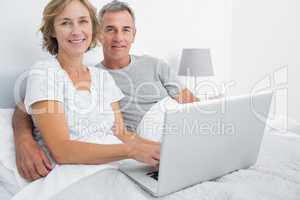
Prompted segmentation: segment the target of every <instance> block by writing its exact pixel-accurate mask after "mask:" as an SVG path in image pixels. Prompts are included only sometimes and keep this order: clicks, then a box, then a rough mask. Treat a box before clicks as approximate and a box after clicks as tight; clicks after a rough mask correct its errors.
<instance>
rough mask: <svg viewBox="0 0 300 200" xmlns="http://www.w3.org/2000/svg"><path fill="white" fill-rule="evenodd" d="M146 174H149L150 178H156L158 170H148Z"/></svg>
mask: <svg viewBox="0 0 300 200" xmlns="http://www.w3.org/2000/svg"><path fill="white" fill-rule="evenodd" d="M146 175H147V176H150V177H151V178H153V179H155V180H158V171H153V172H148V173H147V174H146Z"/></svg>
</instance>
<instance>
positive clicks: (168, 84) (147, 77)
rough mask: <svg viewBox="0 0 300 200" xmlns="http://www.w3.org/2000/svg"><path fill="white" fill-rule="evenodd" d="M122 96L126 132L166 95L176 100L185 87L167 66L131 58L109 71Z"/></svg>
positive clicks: (132, 129) (150, 58)
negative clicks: (121, 65)
mask: <svg viewBox="0 0 300 200" xmlns="http://www.w3.org/2000/svg"><path fill="white" fill-rule="evenodd" d="M96 67H100V68H102V69H105V70H107V71H109V73H110V74H111V75H112V77H113V78H114V80H115V82H116V84H117V86H119V88H120V89H121V91H122V92H123V94H124V95H125V97H124V98H123V99H121V100H120V106H121V109H122V113H123V117H124V123H125V125H126V127H127V129H128V130H130V131H134V132H136V129H137V127H138V125H139V123H140V121H141V120H142V118H143V116H144V115H145V113H146V112H147V111H148V110H149V109H150V108H151V107H152V106H153V105H154V104H156V103H157V102H158V101H160V100H162V99H163V98H165V97H166V96H168V95H169V96H171V97H173V98H174V97H175V96H176V95H177V94H178V93H179V92H180V91H181V90H182V89H184V86H183V85H182V84H181V83H180V81H179V80H178V78H177V77H176V75H175V73H174V72H173V71H172V70H171V68H170V66H169V65H168V64H167V63H166V62H164V61H162V60H159V59H156V58H153V57H150V56H135V55H131V62H130V64H129V65H128V66H126V67H123V68H122V69H113V70H111V69H108V68H106V67H105V66H103V65H102V64H101V63H99V64H97V65H96Z"/></svg>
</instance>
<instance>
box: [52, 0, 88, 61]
mask: <svg viewBox="0 0 300 200" xmlns="http://www.w3.org/2000/svg"><path fill="white" fill-rule="evenodd" d="M54 30H55V35H54V37H55V38H56V40H57V42H58V54H62V53H63V54H67V55H69V56H82V55H83V54H84V53H85V51H86V50H87V49H88V48H89V46H90V44H91V41H92V34H93V26H92V22H91V17H90V13H89V11H88V9H87V8H86V7H85V6H84V5H83V4H82V3H80V2H79V1H72V2H71V3H70V4H68V5H67V6H66V7H65V9H64V10H63V12H62V13H61V14H60V15H58V16H57V17H55V19H54Z"/></svg>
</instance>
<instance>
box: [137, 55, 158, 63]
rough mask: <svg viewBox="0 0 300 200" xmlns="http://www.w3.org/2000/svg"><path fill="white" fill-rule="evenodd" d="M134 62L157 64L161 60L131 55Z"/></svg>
mask: <svg viewBox="0 0 300 200" xmlns="http://www.w3.org/2000/svg"><path fill="white" fill-rule="evenodd" d="M131 56H132V58H134V60H135V61H136V62H156V63H157V62H159V61H160V60H161V59H159V58H155V57H153V56H150V55H131Z"/></svg>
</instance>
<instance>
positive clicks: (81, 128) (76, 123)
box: [25, 58, 124, 143]
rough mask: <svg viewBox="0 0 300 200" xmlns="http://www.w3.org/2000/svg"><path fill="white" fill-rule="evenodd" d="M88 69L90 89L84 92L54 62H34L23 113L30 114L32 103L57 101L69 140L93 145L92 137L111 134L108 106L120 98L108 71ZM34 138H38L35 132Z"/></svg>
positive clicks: (120, 93) (109, 107)
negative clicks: (61, 109)
mask: <svg viewBox="0 0 300 200" xmlns="http://www.w3.org/2000/svg"><path fill="white" fill-rule="evenodd" d="M88 69H89V72H90V76H91V88H90V91H84V90H77V89H76V88H75V87H74V84H73V82H72V80H71V79H70V78H69V76H68V74H67V72H66V71H65V70H63V69H62V68H61V66H60V64H59V62H58V61H57V60H56V59H54V58H53V59H51V60H48V61H43V62H38V63H36V64H35V65H34V66H33V67H32V68H31V69H30V71H29V74H28V81H27V88H26V96H25V107H26V110H27V112H28V113H29V114H32V109H31V106H32V104H34V103H36V102H39V101H43V100H53V101H57V102H60V103H62V104H63V107H64V113H65V116H66V121H67V125H68V128H69V133H70V138H71V139H72V140H82V141H89V142H93V140H94V139H95V138H101V137H102V136H104V135H108V134H112V132H111V128H112V126H113V124H114V120H115V118H114V113H113V111H112V107H111V103H112V102H116V101H119V100H120V99H122V98H123V96H124V95H123V93H122V92H121V90H120V89H119V88H118V87H117V86H116V84H115V82H114V80H113V78H112V77H111V75H110V74H109V73H108V72H106V71H105V70H101V69H98V68H95V67H88ZM35 137H36V138H38V140H39V139H41V138H40V134H39V133H36V135H35ZM93 138H94V139H93ZM95 143H97V142H96V141H95Z"/></svg>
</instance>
